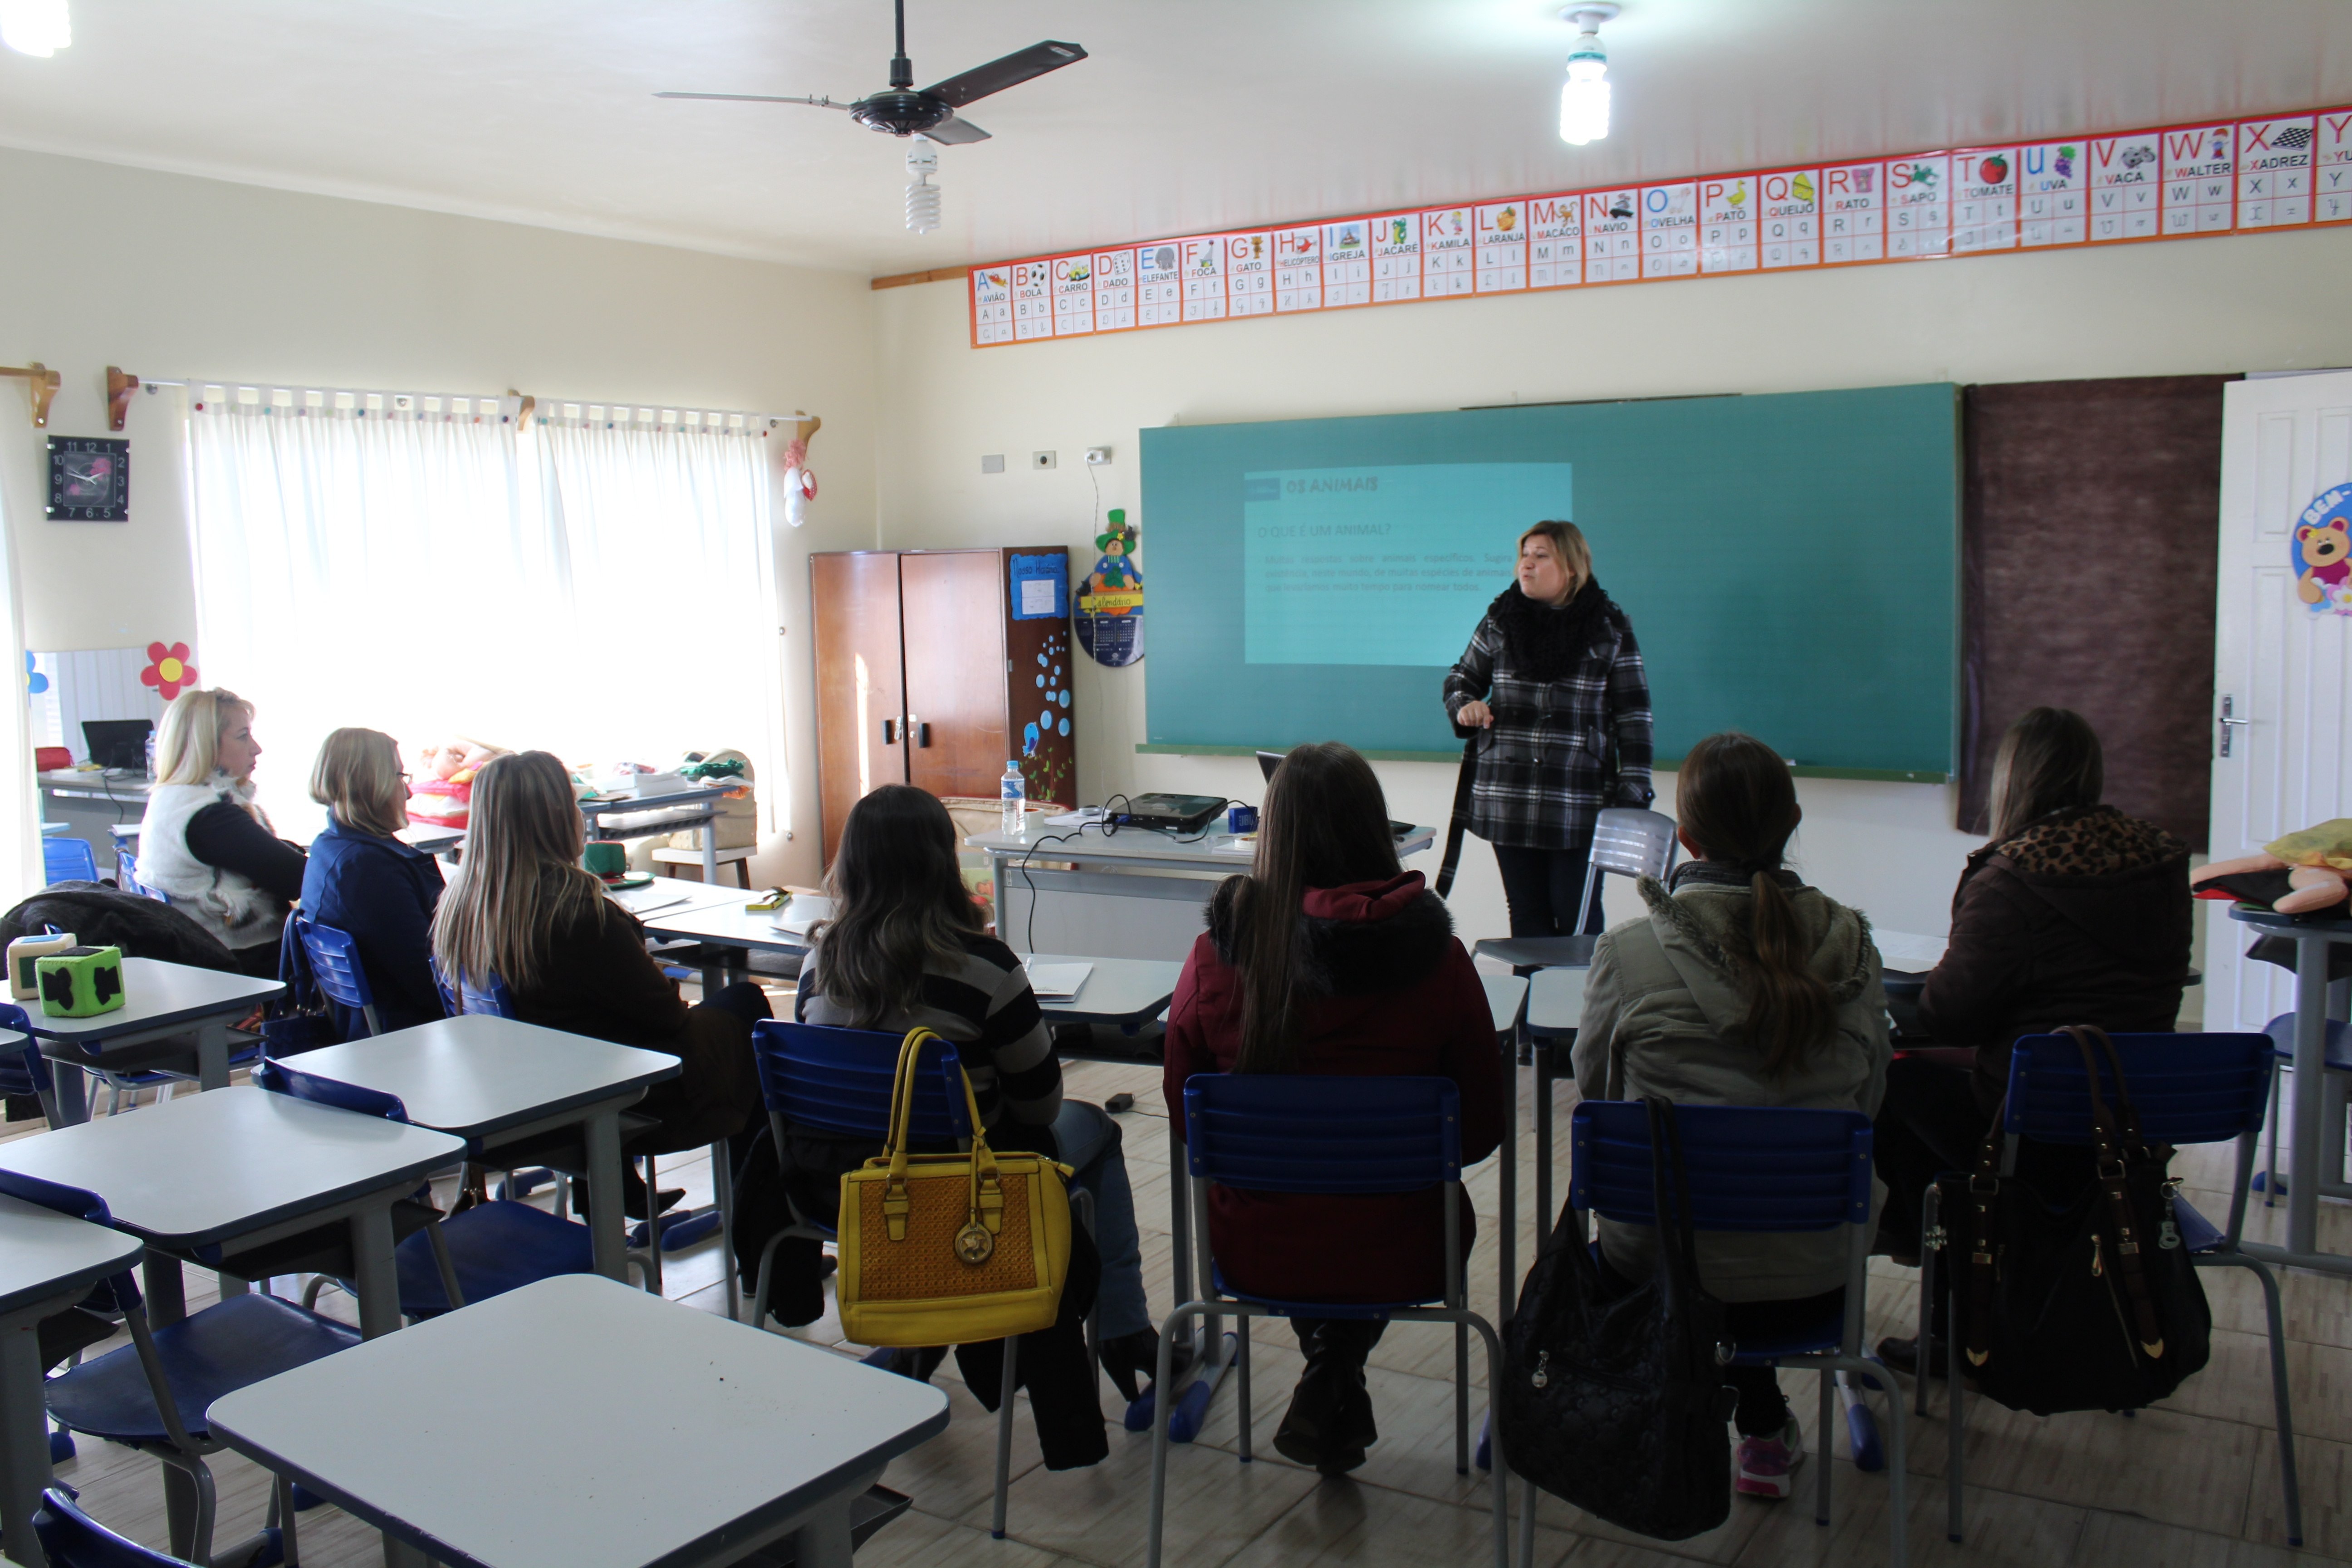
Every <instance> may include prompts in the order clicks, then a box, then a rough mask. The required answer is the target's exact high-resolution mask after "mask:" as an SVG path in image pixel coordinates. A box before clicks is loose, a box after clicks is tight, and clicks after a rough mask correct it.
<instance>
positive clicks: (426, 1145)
mask: <svg viewBox="0 0 2352 1568" xmlns="http://www.w3.org/2000/svg"><path fill="white" fill-rule="evenodd" d="M465 1151H466V1145H465V1143H464V1142H463V1141H462V1140H459V1139H457V1138H452V1137H450V1136H449V1135H448V1134H447V1133H446V1132H436V1131H431V1130H430V1129H427V1128H423V1127H411V1126H406V1125H404V1124H403V1123H401V1122H397V1121H386V1120H384V1119H383V1118H382V1117H376V1116H354V1115H352V1113H351V1112H350V1111H347V1110H330V1109H329V1108H327V1107H326V1106H323V1105H312V1104H310V1102H309V1101H307V1100H296V1099H294V1098H293V1097H292V1096H290V1095H283V1094H271V1093H269V1092H268V1090H266V1089H255V1088H253V1087H252V1086H251V1085H249V1084H248V1085H246V1086H243V1087H240V1088H236V1089H221V1090H219V1091H217V1092H216V1093H213V1094H199V1095H194V1096H191V1097H187V1098H184V1099H179V1100H165V1101H163V1103H162V1104H160V1105H150V1106H144V1107H142V1108H141V1109H140V1110H138V1111H137V1112H135V1113H134V1114H132V1115H130V1116H110V1117H107V1118H106V1119H105V1120H103V1121H91V1122H85V1123H83V1124H82V1125H80V1126H78V1127H61V1128H58V1129H55V1130H53V1131H48V1132H46V1133H43V1134H41V1135H40V1136H38V1137H36V1138H19V1139H16V1141H15V1142H10V1143H6V1144H0V1167H5V1169H7V1170H11V1171H16V1172H20V1173H23V1174H25V1175H28V1176H38V1177H40V1178H42V1179H43V1180H45V1181H51V1182H60V1183H63V1184H65V1185H67V1186H69V1187H81V1188H84V1189H86V1190H88V1191H89V1192H94V1193H96V1194H99V1195H100V1197H102V1198H104V1199H105V1200H106V1203H107V1207H108V1209H109V1210H110V1212H111V1213H112V1215H113V1216H114V1224H115V1228H117V1229H118V1230H123V1231H128V1232H129V1233H130V1234H131V1236H133V1237H137V1238H138V1239H139V1240H141V1241H142V1242H144V1243H146V1265H145V1272H146V1276H147V1283H146V1294H147V1315H148V1319H149V1321H151V1322H153V1323H155V1324H157V1325H159V1326H160V1325H162V1324H164V1323H171V1322H177V1321H179V1320H180V1319H181V1318H183V1317H185V1316H186V1315H187V1297H186V1291H185V1289H184V1285H183V1283H182V1279H181V1265H182V1263H183V1262H184V1261H192V1262H194V1263H195V1264H196V1265H197V1266H198V1267H200V1268H215V1269H217V1270H219V1271H221V1290H222V1293H223V1294H225V1295H237V1294H241V1293H243V1291H244V1290H245V1289H246V1284H245V1281H244V1280H243V1279H239V1278H237V1277H236V1272H235V1271H236V1253H237V1252H238V1251H240V1250H244V1249H247V1248H250V1247H258V1246H260V1245H262V1244H264V1243H266V1242H270V1241H276V1240H278V1239H279V1238H281V1237H288V1236H295V1235H299V1234H300V1233H301V1232H303V1231H306V1230H310V1229H311V1228H313V1227H315V1226H320V1225H324V1224H328V1223H331V1222H332V1221H335V1220H348V1221H349V1222H350V1225H351V1233H352V1258H353V1261H354V1263H355V1265H356V1268H355V1269H354V1272H355V1273H357V1275H358V1276H359V1278H358V1279H357V1280H356V1281H355V1282H354V1283H356V1284H357V1286H358V1288H359V1305H360V1331H361V1332H362V1333H363V1334H365V1335H367V1336H368V1337H369V1338H371V1339H373V1338H374V1337H375V1336H377V1335H379V1334H386V1333H390V1332H391V1331H393V1330H394V1329H397V1328H398V1327H400V1281H399V1276H398V1274H397V1273H396V1272H395V1269H394V1262H393V1252H392V1247H393V1242H392V1205H394V1203H395V1202H396V1201H398V1200H399V1199H401V1198H404V1197H405V1196H407V1195H408V1194H410V1193H412V1192H415V1190H416V1184H417V1183H419V1182H420V1181H422V1180H424V1179H425V1175H426V1174H427V1173H431V1172H433V1171H437V1170H440V1169H442V1168H443V1167H445V1166H448V1165H452V1164H455V1163H457V1161H458V1160H459V1159H460V1158H462V1157H463V1156H464V1154H465ZM342 1424H344V1425H347V1426H350V1427H351V1428H352V1430H354V1431H358V1432H367V1431H369V1430H371V1427H370V1424H369V1421H368V1419H367V1418H366V1416H365V1415H364V1414H363V1413H362V1412H361V1411H360V1410H359V1409H358V1408H357V1407H354V1408H353V1409H352V1410H346V1411H345V1412H344V1413H343V1418H342ZM468 1451H469V1452H470V1451H471V1450H468ZM163 1488H164V1502H165V1506H166V1509H167V1511H168V1512H169V1514H170V1516H171V1521H172V1539H173V1541H174V1542H179V1543H182V1544H183V1545H184V1544H185V1543H186V1542H187V1541H188V1540H189V1536H190V1531H193V1530H194V1522H195V1484H194V1480H193V1479H190V1478H189V1477H188V1476H186V1475H185V1474H184V1473H183V1472H181V1471H179V1470H176V1469H173V1468H171V1467H169V1466H166V1467H164V1469H163ZM385 1545H386V1547H387V1561H392V1560H393V1559H392V1557H391V1553H390V1549H391V1548H392V1546H393V1543H392V1542H386V1543H385Z"/></svg>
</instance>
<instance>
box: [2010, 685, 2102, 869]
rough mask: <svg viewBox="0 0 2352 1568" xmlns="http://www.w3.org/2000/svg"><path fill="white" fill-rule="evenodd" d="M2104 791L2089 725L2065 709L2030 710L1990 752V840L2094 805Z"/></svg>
mask: <svg viewBox="0 0 2352 1568" xmlns="http://www.w3.org/2000/svg"><path fill="white" fill-rule="evenodd" d="M2105 789H2106V762H2105V755H2104V753H2103V752H2101V751H2100V749H2099V736H2098V732H2097V731H2095V730H2093V729H2092V728H2091V725H2090V721H2088V720H2086V719H2084V717H2083V716H2082V715H2081V714H2080V713H2077V712H2075V711H2074V710H2072V709H2070V708H2034V709H2030V710H2027V711H2026V712H2025V713H2024V714H2023V715H2022V716H2021V718H2019V720H2018V721H2017V722H2016V723H2014V724H2011V726H2010V727H2009V732H2008V733H2007V734H2005V735H2003V736H2002V737H2001V738H2000V751H1998V752H1995V753H1994V754H1993V759H1992V797H1991V799H1990V800H1989V801H1987V802H1986V814H1987V815H1988V816H1990V818H1991V824H1990V828H1991V836H1992V841H1993V842H1994V843H1995V844H2000V843H2004V842H2006V841H2007V840H2009V839H2011V838H2014V837H2017V836H2018V835H2019V834H2020V833H2022V832H2024V831H2025V829H2026V828H2027V827H2028V826H2031V825H2032V823H2034V822H2036V821H2038V820H2039V819H2041V818H2042V817H2044V816H2049V815H2050V814H2051V813H2052V812H2053V811H2063V810H2064V809H2066V808H2067V807H2069V806H2077V807H2079V806H2088V805H2098V804H2099V796H2100V795H2101V794H2102V793H2104V792H2105Z"/></svg>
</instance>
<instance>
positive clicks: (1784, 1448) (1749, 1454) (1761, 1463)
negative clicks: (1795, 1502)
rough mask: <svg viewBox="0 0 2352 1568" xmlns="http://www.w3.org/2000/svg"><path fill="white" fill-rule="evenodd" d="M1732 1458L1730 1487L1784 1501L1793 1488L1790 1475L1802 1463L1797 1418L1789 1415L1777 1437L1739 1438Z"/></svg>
mask: <svg viewBox="0 0 2352 1568" xmlns="http://www.w3.org/2000/svg"><path fill="white" fill-rule="evenodd" d="M1732 1458H1734V1459H1735V1460H1736V1461H1737V1462H1738V1466H1739V1477H1738V1480H1736V1481H1734V1482H1733V1483H1732V1489H1733V1490H1735V1491H1737V1492H1738V1493H1740V1494H1741V1495H1742V1496H1745V1497H1760V1498H1770V1499H1772V1500H1774V1501H1775V1502H1779V1501H1782V1500H1786V1499H1787V1497H1788V1496H1789V1494H1790V1491H1791V1490H1792V1489H1794V1487H1793V1483H1792V1482H1791V1481H1790V1476H1791V1475H1792V1474H1793V1473H1794V1472H1795V1470H1796V1468H1797V1467H1798V1466H1799V1465H1801V1464H1803V1463H1804V1462H1805V1439H1804V1435H1803V1434H1802V1433H1801V1432H1799V1431H1798V1430H1797V1418H1796V1417H1795V1416H1793V1415H1791V1416H1790V1417H1789V1425H1788V1426H1785V1427H1783V1428H1782V1429H1781V1432H1780V1436H1778V1437H1742V1438H1741V1439H1739V1447H1738V1449H1737V1450H1736V1451H1735V1452H1734V1454H1733V1456H1732Z"/></svg>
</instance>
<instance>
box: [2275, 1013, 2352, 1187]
mask: <svg viewBox="0 0 2352 1568" xmlns="http://www.w3.org/2000/svg"><path fill="white" fill-rule="evenodd" d="M2263 1034H2265V1035H2268V1036H2269V1037H2271V1043H2272V1044H2273V1046H2274V1047H2276V1051H2277V1056H2278V1071H2277V1072H2275V1073H2273V1075H2272V1076H2271V1123H2270V1125H2271V1131H2270V1154H2269V1158H2268V1159H2267V1160H2266V1161H2265V1162H2264V1163H2263V1179H2262V1180H2261V1181H2260V1182H2257V1183H2256V1184H2255V1185H2256V1187H2257V1188H2259V1189H2260V1191H2261V1193H2262V1194H2263V1207H2264V1208H2269V1207H2270V1206H2271V1205H2273V1204H2274V1203H2276V1202H2277V1201H2278V1194H2279V1192H2280V1190H2281V1189H2280V1187H2279V1179H2278V1130H2279V1122H2280V1121H2281V1120H2282V1110H2281V1108H2280V1105H2279V1101H2280V1100H2281V1098H2282V1096H2283V1092H2284V1091H2283V1089H2282V1088H2281V1086H2282V1085H2283V1084H2284V1082H2285V1081H2286V1075H2287V1074H2288V1073H2290V1072H2292V1071H2294V1014H2292V1013H2281V1014H2280V1015H2279V1016H2277V1017H2275V1018H2273V1019H2272V1020H2271V1021H2270V1022H2269V1023H2267V1024H2264V1025H2263ZM2324 1038H2325V1044H2326V1058H2325V1061H2326V1068H2325V1072H2326V1083H2325V1085H2324V1087H2323V1090H2322V1099H2321V1101H2320V1105H2321V1109H2320V1112H2319V1127H2320V1138H2321V1143H2320V1147H2319V1168H2320V1169H2321V1170H2323V1171H2334V1172H2341V1171H2342V1170H2343V1169H2344V1105H2345V1091H2346V1090H2347V1089H2352V1024H2347V1023H2346V1022H2345V1021H2344V1020H2343V1019H2341V1018H2330V1019H2328V1020H2327V1031H2326V1036H2325V1037H2324ZM2323 1180H2324V1178H2323ZM2319 1195H2320V1196H2322V1197H2334V1196H2336V1195H2337V1194H2334V1193H2331V1192H2329V1191H2328V1190H2327V1189H2326V1186H2325V1185H2323V1186H2322V1187H2321V1188H2320V1194H2319Z"/></svg>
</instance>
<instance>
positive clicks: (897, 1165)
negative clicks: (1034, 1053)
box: [835, 1028, 1070, 1345]
mask: <svg viewBox="0 0 2352 1568" xmlns="http://www.w3.org/2000/svg"><path fill="white" fill-rule="evenodd" d="M937 1039H940V1036H938V1035H935V1034H933V1033H932V1032H931V1031H930V1030H929V1029H921V1028H918V1029H910V1030H908V1033H907V1038H906V1040H905V1041H904V1042H903V1043H902V1044H901V1045H900V1046H899V1047H898V1079H897V1081H896V1083H895V1084H894V1086H893V1087H892V1089H891V1091H890V1137H889V1141H888V1142H887V1143H885V1144H884V1145H883V1149H882V1152H881V1153H880V1154H878V1155H877V1156H876V1157H875V1158H873V1159H871V1160H868V1161H866V1165H865V1168H864V1169H863V1170H857V1171H852V1172H850V1173H847V1174H846V1175H845V1176H843V1177H842V1178H841V1214H840V1217H839V1219H838V1220H837V1221H836V1225H837V1227H838V1232H839V1236H840V1238H841V1239H840V1248H841V1268H840V1272H839V1275H838V1278H837V1279H836V1281H835V1289H836V1293H837V1296H838V1299H839V1301H840V1306H841V1328H842V1332H843V1334H844V1335H845V1336H846V1337H847V1338H848V1339H849V1340H850V1341H852V1342H855V1343H856V1344H861V1345H959V1344H971V1343H976V1342H981V1341H983V1340H1001V1339H1004V1338H1007V1337H1009V1336H1011V1335H1013V1334H1026V1333H1034V1332H1035V1331H1038V1330H1040V1329H1045V1328H1050V1327H1051V1326H1052V1325H1053V1322H1054V1318H1055V1314H1056V1313H1057V1312H1059V1311H1060V1310H1061V1305H1062V1281H1063V1280H1064V1279H1066V1278H1067V1276H1068V1274H1069V1268H1070V1193H1069V1180H1070V1168H1069V1167H1068V1166H1067V1165H1063V1164H1057V1163H1055V1162H1054V1161H1052V1160H1048V1159H1046V1158H1045V1156H1044V1155H1043V1154H1005V1155H1002V1156H1000V1155H997V1154H996V1153H994V1152H992V1151H991V1150H990V1149H989V1147H988V1140H987V1138H986V1137H985V1136H983V1135H982V1131H981V1125H980V1106H979V1103H978V1101H976V1100H974V1099H973V1098H972V1092H971V1079H970V1078H969V1077H964V1076H963V1075H962V1074H961V1071H959V1074H958V1076H959V1077H961V1078H962V1081H963V1098H964V1104H965V1106H966V1107H967V1108H968V1109H969V1110H970V1111H971V1152H969V1153H956V1154H909V1153H908V1152H907V1138H908V1125H909V1123H910V1122H911V1121H912V1119H913V1116H914V1107H915V1068H916V1063H917V1061H918V1060H919V1058H920V1057H921V1055H922V1049H923V1042H924V1041H925V1040H937ZM942 1043H943V1044H944V1043H946V1042H944V1041H942ZM949 1048H950V1049H953V1048H954V1047H952V1046H951V1045H950V1047H949Z"/></svg>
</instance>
